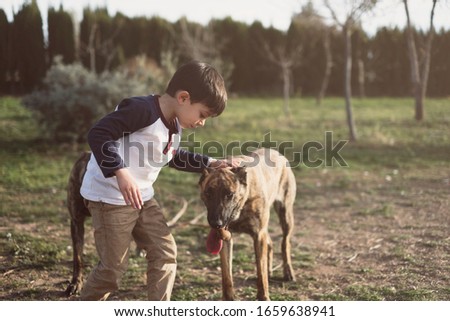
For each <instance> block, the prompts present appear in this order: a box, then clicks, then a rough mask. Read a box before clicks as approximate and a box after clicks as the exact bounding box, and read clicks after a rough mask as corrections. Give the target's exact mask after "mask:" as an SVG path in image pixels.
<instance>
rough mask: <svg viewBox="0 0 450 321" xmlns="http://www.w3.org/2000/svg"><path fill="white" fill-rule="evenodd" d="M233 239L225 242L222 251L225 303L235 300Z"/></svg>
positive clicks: (223, 296)
mask: <svg viewBox="0 0 450 321" xmlns="http://www.w3.org/2000/svg"><path fill="white" fill-rule="evenodd" d="M232 262H233V238H231V239H230V240H228V241H223V248H222V251H220V263H221V267H222V298H223V300H225V301H233V300H234V287H233V271H232V265H233V264H232Z"/></svg>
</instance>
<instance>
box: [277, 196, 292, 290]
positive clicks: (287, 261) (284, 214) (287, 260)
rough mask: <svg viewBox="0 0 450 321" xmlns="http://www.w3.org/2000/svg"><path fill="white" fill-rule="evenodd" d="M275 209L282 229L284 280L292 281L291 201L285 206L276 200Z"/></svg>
mask: <svg viewBox="0 0 450 321" xmlns="http://www.w3.org/2000/svg"><path fill="white" fill-rule="evenodd" d="M274 207H275V211H276V212H277V214H278V217H279V219H280V224H281V229H282V231H283V242H282V244H281V252H282V256H283V274H284V280H285V281H294V280H295V275H294V269H293V268H292V262H291V234H292V228H293V226H294V211H293V205H292V203H291V204H289V205H288V206H287V207H286V206H285V204H284V203H282V202H280V201H276V202H275V203H274Z"/></svg>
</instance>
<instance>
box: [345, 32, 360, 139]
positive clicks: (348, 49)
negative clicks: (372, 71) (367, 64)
mask: <svg viewBox="0 0 450 321" xmlns="http://www.w3.org/2000/svg"><path fill="white" fill-rule="evenodd" d="M350 28H351V27H350V26H348V25H347V24H346V25H344V30H343V31H344V37H345V80H344V83H345V109H346V111H347V124H348V129H349V135H350V137H349V140H350V141H356V139H357V137H356V126H355V120H354V119H353V109H352V82H351V80H352V78H351V77H352V39H351V35H352V33H351V30H350Z"/></svg>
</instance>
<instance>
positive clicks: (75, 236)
mask: <svg viewBox="0 0 450 321" xmlns="http://www.w3.org/2000/svg"><path fill="white" fill-rule="evenodd" d="M84 220H85V217H84V216H83V217H81V218H79V219H77V220H72V221H71V222H70V234H71V236H72V246H73V273H72V281H70V284H69V286H68V287H67V289H66V295H67V296H71V295H74V294H76V293H78V292H79V291H80V290H81V288H82V287H83V259H82V257H83V248H84Z"/></svg>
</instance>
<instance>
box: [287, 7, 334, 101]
mask: <svg viewBox="0 0 450 321" xmlns="http://www.w3.org/2000/svg"><path fill="white" fill-rule="evenodd" d="M331 32H332V28H331V27H329V26H327V25H326V24H325V22H324V19H323V17H322V16H320V15H319V14H318V13H317V12H316V10H315V8H314V6H313V3H312V1H309V2H308V3H307V4H306V5H305V6H303V7H302V10H301V12H300V13H299V14H296V15H294V17H293V18H292V23H291V26H290V27H289V30H288V37H289V38H298V39H299V40H298V41H300V42H301V43H302V48H303V50H302V62H303V64H302V66H301V68H298V77H299V78H300V84H301V86H302V87H301V89H302V93H303V92H306V94H312V93H314V94H315V95H316V102H317V105H320V104H321V101H322V99H323V97H324V96H325V93H326V91H327V88H328V83H329V80H330V76H331V69H332V67H333V55H332V51H331V45H330V41H331V40H330V37H331V35H330V33H331ZM322 72H323V73H322ZM319 74H321V75H322V77H321V78H320V77H318V75H319Z"/></svg>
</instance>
